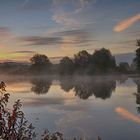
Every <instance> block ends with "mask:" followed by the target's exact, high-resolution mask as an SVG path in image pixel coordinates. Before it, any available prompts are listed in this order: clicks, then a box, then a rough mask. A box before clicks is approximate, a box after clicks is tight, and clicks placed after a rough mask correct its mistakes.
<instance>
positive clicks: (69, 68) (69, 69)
mask: <svg viewBox="0 0 140 140" xmlns="http://www.w3.org/2000/svg"><path fill="white" fill-rule="evenodd" d="M59 70H60V74H64V75H65V74H72V73H73V70H74V63H73V60H72V59H70V58H69V57H64V58H62V59H61V60H60V64H59Z"/></svg>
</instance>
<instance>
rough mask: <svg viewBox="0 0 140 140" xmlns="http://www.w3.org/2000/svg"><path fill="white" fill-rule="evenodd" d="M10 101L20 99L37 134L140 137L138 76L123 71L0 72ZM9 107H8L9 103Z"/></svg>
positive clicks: (139, 89)
mask: <svg viewBox="0 0 140 140" xmlns="http://www.w3.org/2000/svg"><path fill="white" fill-rule="evenodd" d="M0 77H1V81H4V82H5V83H6V85H7V88H6V89H7V91H8V92H9V93H11V101H10V105H12V104H13V102H14V101H15V100H17V99H21V101H22V103H23V107H22V109H23V110H24V112H25V113H26V117H27V118H28V119H29V120H30V121H31V122H32V123H33V124H34V125H35V127H36V130H37V132H38V133H39V134H41V133H42V132H43V130H44V129H46V128H47V129H49V130H50V131H60V132H62V133H64V136H65V137H66V138H70V137H73V136H79V137H80V136H82V138H84V137H85V138H87V139H89V140H93V139H94V138H96V137H97V136H98V135H100V136H102V138H103V140H110V139H113V140H118V139H119V140H121V139H127V140H132V139H134V137H135V140H138V139H139V137H140V133H139V130H140V123H139V122H140V113H139V112H140V109H139V108H140V78H138V77H137V78H133V77H131V78H130V77H127V76H65V77H64V76H63V77H61V76H44V77H43V76H28V77H27V76H26V77H25V76H4V75H1V76H0ZM9 107H10V106H9Z"/></svg>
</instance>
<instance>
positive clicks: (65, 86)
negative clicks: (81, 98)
mask: <svg viewBox="0 0 140 140" xmlns="http://www.w3.org/2000/svg"><path fill="white" fill-rule="evenodd" d="M60 81H61V82H60V86H61V89H62V90H64V91H66V92H69V91H70V90H71V89H73V87H74V84H73V82H74V81H73V78H71V77H65V78H61V80H60Z"/></svg>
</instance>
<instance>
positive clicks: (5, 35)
mask: <svg viewBox="0 0 140 140" xmlns="http://www.w3.org/2000/svg"><path fill="white" fill-rule="evenodd" d="M13 37H14V34H12V32H11V31H10V29H9V28H8V27H0V41H5V40H9V39H12V38H13Z"/></svg>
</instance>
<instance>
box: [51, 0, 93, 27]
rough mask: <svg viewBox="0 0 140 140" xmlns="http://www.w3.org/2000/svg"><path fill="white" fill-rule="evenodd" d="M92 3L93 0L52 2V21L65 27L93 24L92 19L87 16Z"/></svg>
mask: <svg viewBox="0 0 140 140" xmlns="http://www.w3.org/2000/svg"><path fill="white" fill-rule="evenodd" d="M94 3H95V0H53V12H54V13H53V16H52V20H53V21H55V22H56V23H59V24H62V25H64V26H67V27H79V26H85V25H87V24H89V23H94V22H93V18H91V17H89V16H87V11H88V10H89V9H90V8H91V9H92V5H93V4H94ZM67 7H69V8H67ZM90 12H91V11H90Z"/></svg>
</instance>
